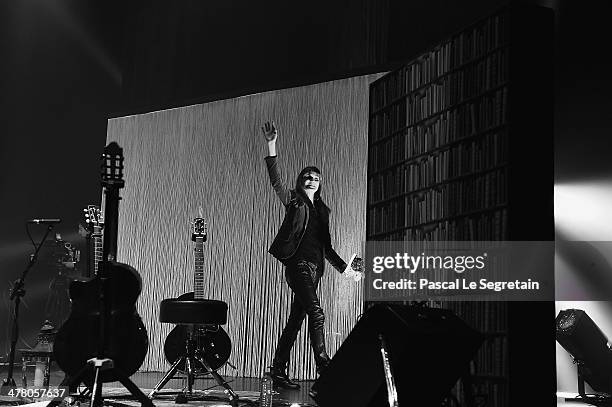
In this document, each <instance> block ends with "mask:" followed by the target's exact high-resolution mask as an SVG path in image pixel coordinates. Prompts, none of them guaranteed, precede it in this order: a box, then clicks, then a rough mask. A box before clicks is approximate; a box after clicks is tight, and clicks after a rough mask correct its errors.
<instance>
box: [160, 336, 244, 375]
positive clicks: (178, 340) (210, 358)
mask: <svg viewBox="0 0 612 407" xmlns="http://www.w3.org/2000/svg"><path fill="white" fill-rule="evenodd" d="M189 329H192V328H191V327H188V326H185V325H179V326H177V327H175V328H174V329H173V330H172V331H171V332H170V334H169V335H168V338H167V339H166V343H165V344H164V353H165V355H166V359H167V360H168V362H170V363H171V364H174V362H176V360H177V359H179V358H180V357H181V356H182V355H183V354H185V349H186V347H187V346H189V347H190V348H191V349H193V352H194V357H195V366H194V370H195V372H196V373H206V372H207V370H206V369H205V368H204V365H203V364H202V363H201V361H202V360H204V361H205V362H206V363H207V364H208V366H209V367H210V368H211V369H212V370H218V369H219V368H221V367H222V366H223V365H224V364H225V362H227V360H228V359H229V356H230V353H231V347H232V342H231V340H230V338H229V336H228V335H227V333H226V332H225V331H224V330H223V328H221V327H220V326H218V325H199V326H197V327H195V328H193V335H192V337H191V339H189ZM188 341H189V342H188ZM178 369H179V370H180V371H182V372H184V371H185V363H184V362H181V363H180V364H179V365H178Z"/></svg>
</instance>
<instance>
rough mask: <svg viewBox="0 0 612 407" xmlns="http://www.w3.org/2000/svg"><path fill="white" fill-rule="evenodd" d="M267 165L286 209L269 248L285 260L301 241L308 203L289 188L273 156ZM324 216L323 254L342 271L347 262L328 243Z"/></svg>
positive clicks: (271, 179) (275, 188)
mask: <svg viewBox="0 0 612 407" xmlns="http://www.w3.org/2000/svg"><path fill="white" fill-rule="evenodd" d="M266 166H267V167H268V175H270V182H271V183H272V188H274V192H276V195H278V197H279V199H280V200H281V202H282V203H283V205H285V209H286V211H285V219H283V223H282V225H281V227H280V229H279V231H278V233H277V234H276V237H275V238H274V241H273V242H272V245H271V246H270V248H269V249H268V251H269V252H270V254H272V255H273V256H274V257H276V258H277V259H278V260H280V261H283V262H284V261H286V260H288V259H290V258H291V256H293V255H294V254H295V252H296V251H297V248H298V246H299V245H300V242H301V241H302V237H304V232H305V231H306V226H307V225H308V217H309V213H310V207H309V205H308V204H307V203H306V202H305V201H304V198H303V197H302V195H301V194H299V193H297V191H296V190H294V189H289V188H288V187H287V185H286V184H285V183H284V182H283V179H282V176H281V173H280V169H279V166H278V163H277V160H276V156H273V157H271V156H268V157H266ZM306 199H308V198H306ZM323 219H324V220H325V238H324V239H325V241H324V247H325V253H324V254H325V258H326V259H327V261H329V263H330V264H331V265H332V266H333V267H334V268H335V269H336V270H338V271H339V272H341V273H342V272H344V269H345V268H346V263H345V262H344V260H342V258H341V257H340V256H339V255H338V253H336V251H335V250H334V249H333V247H332V245H331V236H330V234H329V216H325V217H324V218H323Z"/></svg>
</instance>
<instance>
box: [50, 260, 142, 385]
mask: <svg viewBox="0 0 612 407" xmlns="http://www.w3.org/2000/svg"><path fill="white" fill-rule="evenodd" d="M105 267H106V269H105V274H106V276H107V278H106V280H105V281H106V284H107V287H106V290H105V292H106V293H108V298H107V303H106V304H107V309H108V317H107V320H106V326H105V330H106V334H105V335H104V338H105V343H104V345H103V355H104V357H106V358H110V359H113V362H114V365H115V367H116V368H118V369H119V370H121V371H122V372H123V373H125V374H126V375H127V376H130V375H132V374H134V373H135V372H136V371H137V370H138V368H139V367H140V366H141V365H142V362H143V361H144V358H145V356H146V355H147V350H148V338H147V332H146V329H145V326H144V324H143V322H142V320H141V319H140V316H139V315H138V313H137V312H136V300H137V299H138V296H139V294H140V290H141V287H142V283H141V279H140V276H139V275H138V273H137V272H136V270H135V269H134V268H132V267H130V266H129V265H127V264H123V263H118V262H107V263H106V266H105ZM100 284H102V279H101V278H100V276H97V277H94V278H93V279H91V280H89V281H86V282H81V281H74V282H72V283H71V284H70V288H69V292H70V299H71V301H72V310H71V313H70V316H69V318H68V320H67V321H66V322H65V323H64V325H62V328H61V329H60V331H59V332H58V333H57V335H56V338H55V342H54V354H55V359H56V360H57V363H58V365H59V366H60V368H61V369H62V370H63V371H64V372H65V373H66V374H68V375H69V376H74V375H76V374H77V373H78V372H79V371H80V370H81V369H82V368H83V367H84V366H86V365H87V361H88V360H89V359H91V358H93V357H96V356H97V355H98V341H99V339H100V325H99V323H100V303H99V298H98V293H99V287H100ZM88 372H89V373H87V374H86V375H85V376H84V378H83V382H84V383H85V384H91V383H93V370H89V371H88ZM115 380H117V378H116V377H115V375H114V374H113V371H112V370H106V371H102V381H103V382H111V381H115Z"/></svg>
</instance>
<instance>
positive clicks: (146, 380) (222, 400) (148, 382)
mask: <svg viewBox="0 0 612 407" xmlns="http://www.w3.org/2000/svg"><path fill="white" fill-rule="evenodd" d="M15 368H16V369H15V371H14V372H13V377H14V379H15V382H16V383H17V385H18V386H20V385H21V365H17V366H15ZM33 370H34V369H33V368H29V371H28V372H27V380H28V383H29V384H31V383H33V379H34V377H33V375H34V372H33ZM163 375H164V372H143V373H136V374H134V375H133V376H131V377H130V379H131V380H132V381H133V382H134V384H136V386H138V388H140V390H142V392H143V393H145V394H148V393H149V392H150V391H151V389H153V387H155V385H156V384H157V382H158V381H159V380H160V379H161V377H162V376H163ZM6 376H7V369H6V367H5V366H2V367H0V380H4V379H5V378H6ZM176 377H177V378H176V379H172V380H170V381H169V382H168V383H167V384H166V386H165V387H164V388H163V389H162V391H161V392H160V393H159V394H158V397H157V396H156V398H155V400H153V403H154V404H155V406H161V407H165V406H176V405H177V404H175V402H174V398H175V395H176V393H177V392H179V391H180V390H181V389H182V386H183V380H181V378H180V377H181V376H180V375H178V374H177V375H176ZM63 378H64V373H63V372H62V371H60V370H57V368H54V369H52V371H51V377H50V380H49V384H50V386H51V387H53V386H57V385H59V384H60V383H61V381H62V380H63ZM225 379H226V380H227V382H228V383H229V384H230V386H231V387H232V389H233V390H234V391H235V392H236V393H237V394H238V396H239V398H241V399H244V400H245V402H240V403H239V406H258V405H259V403H255V404H253V403H248V402H247V401H255V402H256V401H258V399H259V385H260V380H259V379H258V378H242V377H226V378H225ZM299 383H300V385H301V389H300V390H285V389H276V388H275V389H274V390H275V393H276V394H275V395H274V406H288V407H289V406H291V405H292V404H293V405H294V406H296V407H297V406H308V407H315V406H317V404H316V403H315V402H314V400H312V399H311V398H310V396H308V390H310V386H312V384H313V383H314V382H313V381H305V382H299ZM216 384H217V383H216V382H215V381H214V379H212V378H209V377H206V378H201V379H196V381H195V384H194V386H193V388H194V395H195V396H196V399H195V400H190V401H189V402H188V403H187V404H186V405H187V406H198V407H199V406H215V407H221V406H229V405H230V404H229V403H228V402H227V396H226V395H225V394H224V393H223V391H222V390H223V389H222V388H221V387H220V386H217V385H216ZM103 389H104V391H103V396H104V398H105V405H108V406H130V407H132V406H140V403H139V402H136V401H134V399H133V397H131V396H130V395H129V393H128V391H127V390H125V388H124V387H123V386H122V385H121V383H119V382H112V383H105V384H104V387H103ZM34 401H35V400H31V399H17V398H14V397H7V396H0V406H9V405H12V406H19V405H31V406H33V405H32V402H34ZM40 405H45V404H40ZM84 405H87V404H84V403H81V406H84Z"/></svg>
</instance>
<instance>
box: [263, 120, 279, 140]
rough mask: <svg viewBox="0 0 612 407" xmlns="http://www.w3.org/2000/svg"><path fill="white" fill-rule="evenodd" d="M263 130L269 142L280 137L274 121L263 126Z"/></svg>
mask: <svg viewBox="0 0 612 407" xmlns="http://www.w3.org/2000/svg"><path fill="white" fill-rule="evenodd" d="M261 131H262V132H263V135H264V137H265V138H266V141H267V142H268V143H269V142H272V141H276V137H278V130H276V127H275V126H274V122H272V123H270V122H266V123H265V124H264V125H263V126H262V127H261Z"/></svg>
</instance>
